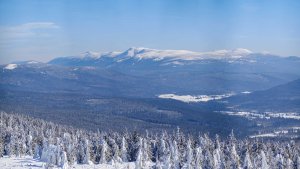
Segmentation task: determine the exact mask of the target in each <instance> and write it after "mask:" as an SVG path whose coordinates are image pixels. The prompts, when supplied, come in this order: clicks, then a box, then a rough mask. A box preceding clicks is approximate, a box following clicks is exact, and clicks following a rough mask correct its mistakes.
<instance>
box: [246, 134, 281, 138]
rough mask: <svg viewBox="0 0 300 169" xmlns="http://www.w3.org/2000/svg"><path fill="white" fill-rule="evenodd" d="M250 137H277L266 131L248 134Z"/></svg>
mask: <svg viewBox="0 0 300 169" xmlns="http://www.w3.org/2000/svg"><path fill="white" fill-rule="evenodd" d="M249 137H250V138H258V137H277V135H276V134H274V133H266V134H258V135H252V136H249Z"/></svg>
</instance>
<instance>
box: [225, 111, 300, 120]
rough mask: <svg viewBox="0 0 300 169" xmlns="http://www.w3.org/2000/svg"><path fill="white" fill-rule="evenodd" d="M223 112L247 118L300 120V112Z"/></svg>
mask: <svg viewBox="0 0 300 169" xmlns="http://www.w3.org/2000/svg"><path fill="white" fill-rule="evenodd" d="M220 112H221V113H224V114H228V115H231V116H241V117H245V118H247V119H257V118H260V119H270V118H284V119H295V120H300V114H299V113H295V112H261V113H259V112H246V111H236V112H234V111H220Z"/></svg>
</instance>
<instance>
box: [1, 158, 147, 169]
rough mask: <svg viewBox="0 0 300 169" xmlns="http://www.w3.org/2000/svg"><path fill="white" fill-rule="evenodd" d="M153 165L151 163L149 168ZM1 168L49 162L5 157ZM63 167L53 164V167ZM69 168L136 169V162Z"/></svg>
mask: <svg viewBox="0 0 300 169" xmlns="http://www.w3.org/2000/svg"><path fill="white" fill-rule="evenodd" d="M150 167H151V165H149V168H150ZM0 168H1V169H12V168H13V169H34V168H47V164H46V163H45V162H42V161H40V160H36V159H33V157H31V156H24V157H7V156H5V157H3V158H0ZM59 168H62V167H59V166H53V169H59ZM69 168H73V169H83V168H84V169H134V168H135V164H134V162H127V163H114V164H111V163H110V164H74V165H72V166H71V167H69Z"/></svg>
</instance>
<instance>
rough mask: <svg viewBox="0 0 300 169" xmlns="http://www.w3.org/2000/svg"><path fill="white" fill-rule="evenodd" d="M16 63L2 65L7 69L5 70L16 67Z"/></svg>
mask: <svg viewBox="0 0 300 169" xmlns="http://www.w3.org/2000/svg"><path fill="white" fill-rule="evenodd" d="M17 67H18V65H17V64H8V65H6V66H5V67H4V69H7V70H13V69H15V68H17Z"/></svg>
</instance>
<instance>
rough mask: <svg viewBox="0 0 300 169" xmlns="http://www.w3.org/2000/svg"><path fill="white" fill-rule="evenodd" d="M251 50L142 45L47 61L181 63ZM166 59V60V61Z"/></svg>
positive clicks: (233, 57)
mask: <svg viewBox="0 0 300 169" xmlns="http://www.w3.org/2000/svg"><path fill="white" fill-rule="evenodd" d="M252 53H253V52H252V51H250V50H248V49H243V48H238V49H233V50H216V51H210V52H193V51H188V50H158V49H150V48H143V47H137V48H135V47H132V48H129V49H127V50H126V51H124V52H107V53H102V54H100V53H97V52H85V53H83V54H80V55H78V56H68V57H59V58H56V59H53V60H52V61H50V62H49V63H51V64H60V65H73V64H75V65H90V66H91V65H93V64H96V63H99V62H107V61H109V64H113V63H122V62H124V61H127V60H131V61H132V60H134V61H141V60H147V61H149V60H151V61H154V62H158V61H164V63H163V65H168V63H169V64H172V65H182V64H184V63H185V62H192V61H201V60H211V59H213V60H228V61H232V60H239V59H242V58H245V57H247V56H249V55H251V54H252ZM166 61H168V62H167V63H166ZM131 64H132V63H131Z"/></svg>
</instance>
